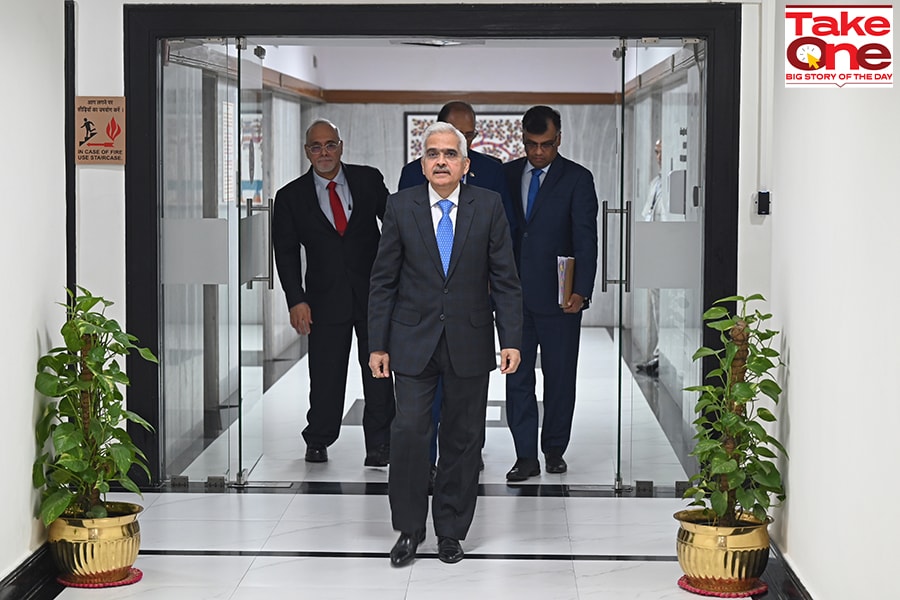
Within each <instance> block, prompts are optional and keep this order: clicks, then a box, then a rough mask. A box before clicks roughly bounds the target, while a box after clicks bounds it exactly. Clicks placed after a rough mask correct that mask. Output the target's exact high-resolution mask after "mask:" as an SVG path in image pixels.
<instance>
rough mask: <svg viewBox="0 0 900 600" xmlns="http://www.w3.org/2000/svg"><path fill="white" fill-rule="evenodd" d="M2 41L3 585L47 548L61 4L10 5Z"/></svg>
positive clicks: (57, 322) (62, 211)
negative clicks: (47, 362)
mask: <svg viewBox="0 0 900 600" xmlns="http://www.w3.org/2000/svg"><path fill="white" fill-rule="evenodd" d="M2 12H3V17H2V18H0V39H2V40H3V41H4V43H5V44H6V45H7V46H6V47H7V48H8V49H12V51H7V52H0V73H2V74H3V81H4V86H3V93H2V94H0V114H2V115H3V139H4V145H3V148H4V150H3V160H2V161H0V181H2V182H3V188H4V191H5V192H6V193H5V202H6V205H5V207H4V210H3V213H4V215H3V218H0V256H2V257H3V260H2V261H0V281H3V293H2V294H0V314H2V315H3V316H4V319H3V321H4V323H3V343H2V344H0V364H2V365H3V367H2V373H3V400H2V401H3V418H2V419H0V439H2V440H3V448H4V450H3V492H2V493H0V514H2V515H4V518H2V519H0V540H2V543H0V578H3V577H4V576H5V575H7V574H8V573H9V572H10V571H11V570H13V569H14V568H15V567H16V566H17V565H18V564H19V563H21V562H22V561H23V560H24V559H25V558H27V557H28V555H29V554H31V553H32V552H33V551H34V550H35V549H37V547H38V546H39V545H40V543H41V540H42V536H43V527H42V526H40V524H39V523H38V522H37V520H36V519H35V518H34V514H35V509H34V507H35V503H36V498H37V495H36V492H35V491H33V489H32V486H31V462H32V461H33V460H34V423H35V420H36V418H37V413H36V408H35V407H36V398H35V391H34V375H35V364H36V362H37V358H38V356H40V355H41V354H42V353H43V352H45V351H46V350H48V349H49V348H50V347H51V344H57V343H59V336H58V333H57V332H58V330H59V327H60V326H61V325H62V323H63V318H64V313H63V310H62V308H61V307H58V306H56V305H55V304H54V303H55V302H61V301H63V300H64V299H65V291H64V288H65V285H66V253H65V251H66V248H65V215H66V196H65V171H64V165H65V160H64V159H65V157H64V153H63V152H64V151H63V118H64V114H65V113H64V110H63V108H64V105H63V102H64V98H65V95H64V87H63V83H64V80H63V76H64V75H63V60H62V57H63V48H64V44H63V4H62V2H33V1H32V0H6V2H4V5H3V9H2Z"/></svg>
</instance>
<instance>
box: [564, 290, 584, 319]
mask: <svg viewBox="0 0 900 600" xmlns="http://www.w3.org/2000/svg"><path fill="white" fill-rule="evenodd" d="M583 306H584V296H582V295H581V294H574V293H573V294H572V295H571V296H569V303H568V304H566V305H565V306H563V312H564V313H570V314H572V313H577V312H578V311H580V310H581V308H582V307H583Z"/></svg>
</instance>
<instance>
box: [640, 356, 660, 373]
mask: <svg viewBox="0 0 900 600" xmlns="http://www.w3.org/2000/svg"><path fill="white" fill-rule="evenodd" d="M636 369H637V372H638V373H642V374H644V375H648V376H649V377H658V376H659V359H658V358H652V359H650V360H648V361H647V362H643V363H638V364H637V366H636Z"/></svg>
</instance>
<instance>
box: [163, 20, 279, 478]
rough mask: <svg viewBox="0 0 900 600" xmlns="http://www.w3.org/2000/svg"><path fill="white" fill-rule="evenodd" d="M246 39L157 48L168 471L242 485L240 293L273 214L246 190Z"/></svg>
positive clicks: (255, 274) (245, 434)
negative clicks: (244, 108)
mask: <svg viewBox="0 0 900 600" xmlns="http://www.w3.org/2000/svg"><path fill="white" fill-rule="evenodd" d="M243 45H244V42H243V41H242V40H240V39H235V38H217V39H202V40H201V39H180V40H163V41H161V42H160V46H159V51H160V65H161V67H160V81H159V90H160V101H159V106H160V113H161V114H160V117H161V118H160V123H161V124H162V125H161V128H162V130H161V131H160V146H161V148H160V152H161V157H162V159H161V161H160V164H161V167H160V172H161V185H160V189H161V194H160V199H159V201H160V211H159V213H160V215H161V216H160V218H161V222H160V232H161V244H160V248H161V251H160V252H161V257H160V259H161V260H160V264H161V268H160V282H161V283H160V290H159V293H160V298H161V306H162V309H161V311H160V315H159V318H160V320H161V323H160V330H161V331H162V335H161V341H162V343H161V352H160V354H161V356H160V359H161V360H160V369H161V372H162V386H163V402H164V405H163V409H164V410H163V415H164V417H163V423H162V427H161V430H160V435H161V436H162V439H163V441H162V449H163V453H164V461H163V464H164V472H163V474H162V477H163V478H164V479H173V478H176V477H178V478H181V480H184V478H187V479H188V480H207V479H209V478H210V477H213V478H216V479H217V480H221V481H222V482H223V483H224V482H226V481H227V482H231V483H238V484H240V483H243V482H245V481H246V479H247V476H248V474H249V472H250V470H251V469H252V468H253V466H254V465H255V464H256V462H257V460H258V459H259V456H260V452H261V437H262V435H261V423H262V417H261V415H260V414H259V413H260V412H261V406H260V404H261V403H260V401H259V399H260V398H261V396H262V389H261V387H262V386H261V383H259V384H257V381H258V380H259V381H261V379H262V378H261V376H257V374H256V372H255V370H254V369H255V366H254V365H255V360H256V356H257V355H256V352H257V349H258V344H257V343H256V342H255V339H256V331H255V325H256V322H255V314H256V312H257V311H256V310H255V309H254V307H253V301H252V300H253V297H252V296H250V295H248V293H249V291H250V290H251V288H252V287H253V283H252V282H253V280H254V279H257V280H261V279H263V278H265V277H266V276H267V275H268V274H270V273H271V268H270V264H269V262H268V260H267V259H266V252H267V250H268V239H267V236H268V222H269V221H268V213H267V212H265V210H264V208H265V206H266V203H265V202H262V201H261V200H260V199H259V198H257V197H256V194H253V193H252V190H253V189H254V186H255V185H256V181H257V175H258V172H257V171H256V170H255V169H256V165H255V163H254V160H257V159H258V156H257V155H256V152H255V149H254V144H255V143H256V142H257V141H258V137H254V136H257V133H256V132H255V131H254V127H255V125H256V124H257V122H256V121H254V119H253V117H252V116H250V117H246V116H245V114H244V112H243V109H242V106H243V103H242V94H241V87H242V81H243V79H244V78H245V77H250V76H251V74H253V73H256V74H258V75H259V77H256V79H259V80H260V81H261V69H260V67H259V60H260V59H259V58H258V57H252V59H251V60H248V59H247V58H246V55H245V53H244V50H243V48H242V46H243ZM248 65H249V66H248ZM260 87H261V86H260ZM245 137H246V139H245ZM245 196H247V197H248V198H249V200H250V202H249V203H244V202H242V200H243V198H244V197H245ZM255 287H256V288H265V287H266V284H265V283H258V284H256V286H255ZM245 365H246V366H245Z"/></svg>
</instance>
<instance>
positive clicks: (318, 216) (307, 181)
mask: <svg viewBox="0 0 900 600" xmlns="http://www.w3.org/2000/svg"><path fill="white" fill-rule="evenodd" d="M302 184H303V189H302V190H301V193H300V198H303V199H306V200H305V201H307V202H309V203H310V207H309V212H310V213H311V214H312V215H313V218H314V219H315V220H316V222H318V223H319V226H320V227H323V228H328V229H331V230H332V231H334V233H335V234H337V231H336V230H335V229H334V225H332V224H331V221H329V220H328V216H327V215H326V214H325V213H323V212H322V207H321V206H319V194H318V193H316V180H315V179H314V175H313V170H312V167H310V168H309V171H307V172H306V175H304V176H303V180H302Z"/></svg>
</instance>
